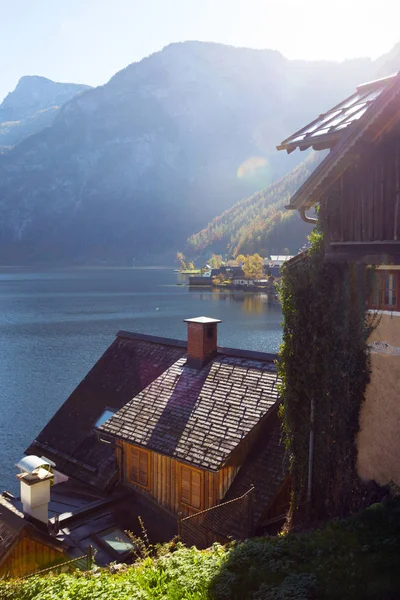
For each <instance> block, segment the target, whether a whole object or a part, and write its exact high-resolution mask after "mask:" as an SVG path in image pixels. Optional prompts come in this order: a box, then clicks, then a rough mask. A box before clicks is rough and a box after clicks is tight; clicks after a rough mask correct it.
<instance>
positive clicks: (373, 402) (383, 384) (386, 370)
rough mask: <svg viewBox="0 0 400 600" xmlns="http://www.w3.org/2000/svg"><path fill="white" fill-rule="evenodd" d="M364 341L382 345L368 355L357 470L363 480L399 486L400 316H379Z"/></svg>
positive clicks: (358, 439)
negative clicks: (373, 329) (376, 324)
mask: <svg viewBox="0 0 400 600" xmlns="http://www.w3.org/2000/svg"><path fill="white" fill-rule="evenodd" d="M368 341H369V343H373V342H384V343H385V344H383V345H382V348H380V349H379V347H378V348H377V350H375V349H374V350H373V351H372V352H371V367H372V372H371V382H370V383H369V385H368V387H367V390H366V395H365V401H364V403H363V405H362V407H361V411H360V431H359V433H358V434H357V449H358V455H357V470H358V474H359V476H360V477H361V479H363V480H366V481H367V480H375V481H376V482H377V483H378V484H380V485H385V484H387V483H389V482H390V481H394V482H395V483H396V484H397V485H400V350H397V349H400V316H391V315H388V314H382V315H381V320H380V322H379V325H378V327H377V328H376V329H375V331H373V333H372V334H371V336H370V339H369V340H368ZM386 344H389V346H388V347H387V348H386V347H385V346H386ZM394 352H395V353H396V354H394ZM397 353H398V354H397Z"/></svg>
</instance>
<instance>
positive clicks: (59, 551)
mask: <svg viewBox="0 0 400 600" xmlns="http://www.w3.org/2000/svg"><path fill="white" fill-rule="evenodd" d="M65 560H66V556H65V546H64V545H63V544H61V543H60V542H59V541H58V540H56V539H54V538H53V537H52V536H50V535H49V533H48V532H47V531H46V530H45V529H42V530H41V529H38V528H37V527H35V526H34V525H33V524H32V523H30V522H29V521H27V520H26V518H25V515H24V514H23V513H22V512H20V511H18V510H17V509H15V507H14V506H13V505H12V504H11V503H10V502H8V501H7V500H6V499H5V498H4V497H3V496H0V577H7V576H8V575H12V577H23V576H24V575H29V574H30V573H33V572H35V571H37V570H40V569H45V568H47V567H49V566H52V565H55V564H57V563H59V562H63V561H65Z"/></svg>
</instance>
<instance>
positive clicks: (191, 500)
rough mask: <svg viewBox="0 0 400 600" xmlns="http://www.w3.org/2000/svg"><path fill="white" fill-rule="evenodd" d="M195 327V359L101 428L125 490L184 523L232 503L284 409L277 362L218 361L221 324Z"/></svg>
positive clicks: (191, 334) (191, 325)
mask: <svg viewBox="0 0 400 600" xmlns="http://www.w3.org/2000/svg"><path fill="white" fill-rule="evenodd" d="M187 322H188V353H187V356H185V357H183V358H181V359H179V360H178V361H176V362H175V363H174V364H173V365H171V367H170V368H169V369H167V370H166V371H165V372H164V373H162V375H161V376H160V377H158V378H157V379H156V380H155V381H153V382H152V383H151V384H150V385H149V386H148V387H147V388H146V389H145V390H143V391H142V392H140V393H139V394H138V395H137V396H136V397H134V398H133V399H132V400H131V401H130V402H128V403H127V404H126V405H125V406H124V407H123V408H122V409H121V410H120V411H118V412H116V413H115V414H114V415H113V416H112V417H111V418H110V419H109V420H107V422H106V423H104V424H103V425H101V426H100V427H99V430H100V432H101V433H100V435H101V436H106V437H107V436H111V437H112V438H113V439H114V440H115V443H116V445H117V446H118V447H119V448H120V451H119V452H118V456H119V471H120V479H121V481H122V483H123V484H124V485H126V486H129V487H131V488H133V489H135V490H136V491H138V492H140V493H141V494H143V495H145V496H147V497H149V498H151V499H152V500H153V501H155V502H156V503H157V504H158V505H159V506H160V507H162V508H163V509H165V510H166V511H168V512H169V513H170V514H173V515H175V516H178V514H180V515H182V516H183V517H186V516H189V515H192V514H194V513H197V512H200V511H203V510H205V509H209V508H212V507H215V506H216V505H218V504H219V503H221V502H222V501H223V500H224V499H225V497H226V495H227V493H228V490H229V489H230V488H231V486H232V484H233V482H234V480H235V477H236V476H237V474H238V472H239V471H240V469H241V467H242V465H243V464H244V463H245V461H246V457H247V456H248V454H249V452H250V451H251V449H252V448H253V446H254V444H255V443H256V441H257V440H258V439H259V438H260V437H262V436H263V434H264V433H265V427H266V426H267V425H268V423H269V419H270V417H271V415H273V414H275V413H276V405H277V401H278V392H277V385H278V379H277V374H276V367H275V365H274V363H273V360H271V359H272V357H268V356H261V355H260V354H253V355H252V353H247V354H246V356H243V357H242V356H240V351H238V352H237V353H236V354H239V356H238V355H235V353H233V352H232V354H229V355H227V352H225V353H222V352H220V353H218V352H217V324H218V321H217V320H215V319H206V318H205V317H201V318H199V319H189V320H188V321H187ZM276 427H278V428H280V427H279V424H278V423H276ZM278 454H279V468H280V474H281V475H282V476H283V474H284V467H283V453H280V452H278Z"/></svg>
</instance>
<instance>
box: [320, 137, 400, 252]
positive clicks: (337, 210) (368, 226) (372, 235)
mask: <svg viewBox="0 0 400 600" xmlns="http://www.w3.org/2000/svg"><path fill="white" fill-rule="evenodd" d="M321 217H322V219H323V220H324V221H325V227H324V229H325V231H326V232H327V235H328V236H329V240H326V241H327V242H328V243H330V242H374V241H393V240H396V241H397V240H400V135H399V134H398V133H397V134H395V135H392V136H391V137H387V138H385V139H384V140H383V141H381V142H380V143H379V144H378V145H377V146H376V147H370V148H365V150H364V151H363V153H362V154H361V156H360V159H359V162H358V163H357V164H356V165H353V166H352V167H350V168H349V169H348V170H347V171H345V172H344V173H343V175H342V176H341V177H340V178H339V179H337V180H336V181H335V182H334V183H333V184H332V186H331V188H330V189H329V191H328V192H327V193H326V195H325V197H324V199H323V200H322V203H321Z"/></svg>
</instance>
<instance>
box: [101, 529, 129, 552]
mask: <svg viewBox="0 0 400 600" xmlns="http://www.w3.org/2000/svg"><path fill="white" fill-rule="evenodd" d="M99 537H100V538H101V539H102V540H103V541H104V542H106V544H108V545H109V546H111V548H112V549H113V550H115V551H116V552H118V554H124V553H125V552H129V550H132V548H134V545H133V544H132V542H131V541H130V539H129V538H128V536H127V535H126V534H125V533H123V532H122V531H121V530H120V529H117V528H114V529H108V530H106V531H103V532H102V533H100V534H99Z"/></svg>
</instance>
